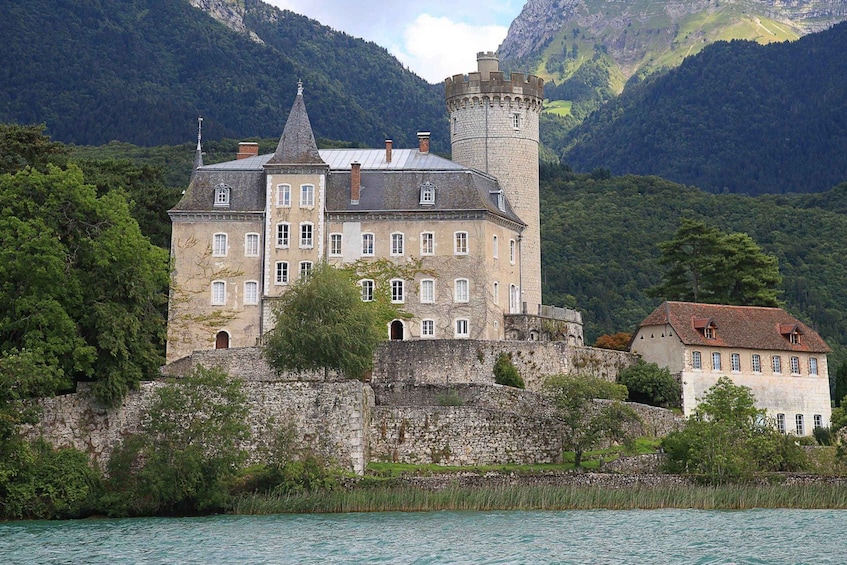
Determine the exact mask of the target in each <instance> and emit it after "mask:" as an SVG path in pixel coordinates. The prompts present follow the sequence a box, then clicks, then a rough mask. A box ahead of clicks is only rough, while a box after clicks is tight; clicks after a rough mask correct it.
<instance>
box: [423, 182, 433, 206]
mask: <svg viewBox="0 0 847 565" xmlns="http://www.w3.org/2000/svg"><path fill="white" fill-rule="evenodd" d="M421 204H423V205H424V206H432V205H433V204H435V185H434V184H432V183H431V182H425V183H423V184H422V185H421Z"/></svg>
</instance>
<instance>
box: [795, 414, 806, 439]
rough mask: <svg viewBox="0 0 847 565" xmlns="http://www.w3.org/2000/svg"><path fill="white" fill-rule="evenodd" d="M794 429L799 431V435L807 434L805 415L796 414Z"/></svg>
mask: <svg viewBox="0 0 847 565" xmlns="http://www.w3.org/2000/svg"><path fill="white" fill-rule="evenodd" d="M794 431H796V432H797V435H798V436H802V435H805V433H806V430H805V428H804V427H803V415H802V414H795V415H794Z"/></svg>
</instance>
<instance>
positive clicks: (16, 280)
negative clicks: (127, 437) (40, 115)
mask: <svg viewBox="0 0 847 565" xmlns="http://www.w3.org/2000/svg"><path fill="white" fill-rule="evenodd" d="M167 285H168V257H167V252H165V251H164V250H162V249H159V248H157V247H155V246H153V245H151V244H150V242H149V241H148V240H147V239H146V238H145V237H144V236H142V234H141V232H140V231H139V229H138V224H137V223H136V222H135V220H134V219H133V218H132V216H131V215H130V212H129V206H128V203H127V201H126V197H125V196H124V195H123V194H122V193H120V192H110V193H108V194H105V195H103V196H100V197H98V196H97V194H96V192H95V190H94V188H93V187H91V186H88V185H86V184H84V182H83V176H82V172H81V171H80V170H79V169H78V168H77V167H76V166H74V165H70V166H69V167H68V168H67V169H66V170H62V169H59V168H57V167H55V166H52V165H48V166H47V172H41V171H38V170H35V169H31V168H27V169H24V170H22V171H20V172H18V173H16V174H14V175H11V174H5V175H0V353H2V354H3V355H4V356H5V357H7V358H12V357H15V356H20V355H25V356H26V359H25V363H26V365H27V366H28V367H32V366H34V365H38V366H41V367H43V368H47V369H48V373H46V374H48V375H49V376H50V380H51V381H52V382H54V383H56V385H57V386H68V385H69V384H70V383H71V382H72V381H78V380H90V381H94V392H95V394H96V395H97V397H98V398H99V399H100V400H102V401H103V402H105V403H107V404H115V403H117V402H119V401H120V400H121V399H122V398H123V396H124V395H125V394H126V392H127V391H128V390H129V389H131V388H133V387H134V386H136V384H137V383H138V381H140V380H142V379H145V378H153V377H155V376H156V374H157V371H158V367H159V366H160V365H161V364H162V361H163V355H162V353H163V349H164V325H165V323H164V316H163V314H162V311H161V306H162V304H164V302H165V301H166V300H167V294H166V293H167ZM12 378H14V375H12ZM39 392H42V393H43V392H44V391H43V390H41V391H39Z"/></svg>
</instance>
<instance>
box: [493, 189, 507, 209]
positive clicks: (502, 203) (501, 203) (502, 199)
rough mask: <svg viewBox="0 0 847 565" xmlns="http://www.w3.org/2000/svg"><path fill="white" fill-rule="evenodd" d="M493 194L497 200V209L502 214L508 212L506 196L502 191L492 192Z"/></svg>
mask: <svg viewBox="0 0 847 565" xmlns="http://www.w3.org/2000/svg"><path fill="white" fill-rule="evenodd" d="M491 194H493V195H494V198H496V199H497V209H498V210H500V211H501V212H505V211H506V195H505V194H503V191H502V190H496V191H492V192H491Z"/></svg>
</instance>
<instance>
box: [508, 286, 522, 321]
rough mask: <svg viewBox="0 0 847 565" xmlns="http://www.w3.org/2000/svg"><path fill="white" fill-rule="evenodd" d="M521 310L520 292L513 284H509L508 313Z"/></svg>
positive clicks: (518, 312) (517, 312)
mask: <svg viewBox="0 0 847 565" xmlns="http://www.w3.org/2000/svg"><path fill="white" fill-rule="evenodd" d="M520 312H521V293H520V291H519V290H518V287H516V286H515V285H513V284H510V285H509V313H510V314H520Z"/></svg>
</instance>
